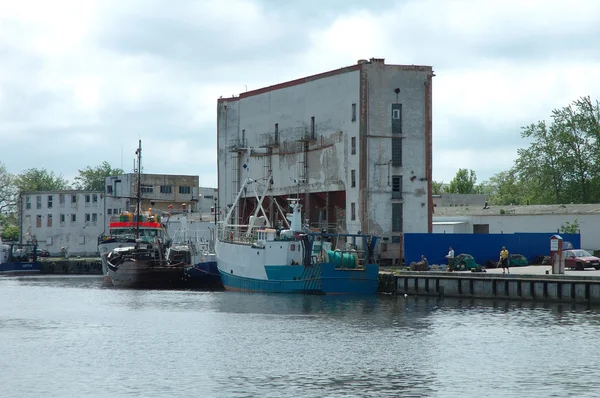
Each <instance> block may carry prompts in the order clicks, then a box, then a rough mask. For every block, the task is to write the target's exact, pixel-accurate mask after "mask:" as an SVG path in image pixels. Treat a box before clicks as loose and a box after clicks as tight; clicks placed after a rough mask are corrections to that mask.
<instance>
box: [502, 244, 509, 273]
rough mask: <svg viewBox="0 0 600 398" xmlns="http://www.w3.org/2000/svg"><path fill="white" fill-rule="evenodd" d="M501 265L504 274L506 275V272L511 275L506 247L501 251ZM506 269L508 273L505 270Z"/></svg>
mask: <svg viewBox="0 0 600 398" xmlns="http://www.w3.org/2000/svg"><path fill="white" fill-rule="evenodd" d="M500 264H501V265H502V273H503V274H504V273H505V272H506V271H508V273H509V274H510V269H509V268H508V266H509V264H508V250H506V247H504V246H502V250H501V251H500ZM505 268H506V271H505V270H504V269H505Z"/></svg>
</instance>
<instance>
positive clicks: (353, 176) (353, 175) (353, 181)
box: [350, 170, 356, 188]
mask: <svg viewBox="0 0 600 398" xmlns="http://www.w3.org/2000/svg"><path fill="white" fill-rule="evenodd" d="M350 181H351V182H350V186H351V187H352V188H354V187H356V170H350Z"/></svg>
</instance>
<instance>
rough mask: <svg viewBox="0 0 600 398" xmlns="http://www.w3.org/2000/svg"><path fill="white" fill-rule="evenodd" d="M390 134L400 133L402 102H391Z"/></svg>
mask: <svg viewBox="0 0 600 398" xmlns="http://www.w3.org/2000/svg"><path fill="white" fill-rule="evenodd" d="M392 134H402V104H392Z"/></svg>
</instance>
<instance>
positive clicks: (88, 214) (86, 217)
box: [85, 213, 90, 222]
mask: <svg viewBox="0 0 600 398" xmlns="http://www.w3.org/2000/svg"><path fill="white" fill-rule="evenodd" d="M85 222H90V213H85Z"/></svg>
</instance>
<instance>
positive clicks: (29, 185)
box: [14, 169, 70, 192]
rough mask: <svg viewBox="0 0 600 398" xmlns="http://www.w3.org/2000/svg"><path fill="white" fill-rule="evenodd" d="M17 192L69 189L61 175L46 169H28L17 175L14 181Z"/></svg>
mask: <svg viewBox="0 0 600 398" xmlns="http://www.w3.org/2000/svg"><path fill="white" fill-rule="evenodd" d="M14 183H15V185H16V187H17V189H18V191H19V192H37V191H59V190H63V189H70V186H69V183H68V182H67V180H65V179H64V178H63V176H62V175H55V174H54V172H53V171H50V172H49V171H48V170H46V169H41V170H40V169H28V170H25V171H24V172H23V173H21V174H19V175H17V176H16V177H15V181H14Z"/></svg>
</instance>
